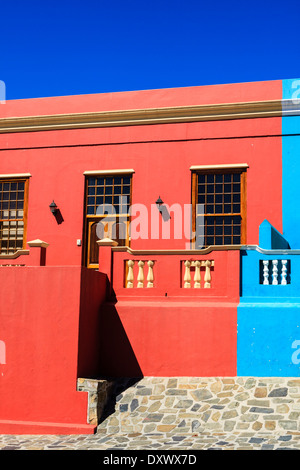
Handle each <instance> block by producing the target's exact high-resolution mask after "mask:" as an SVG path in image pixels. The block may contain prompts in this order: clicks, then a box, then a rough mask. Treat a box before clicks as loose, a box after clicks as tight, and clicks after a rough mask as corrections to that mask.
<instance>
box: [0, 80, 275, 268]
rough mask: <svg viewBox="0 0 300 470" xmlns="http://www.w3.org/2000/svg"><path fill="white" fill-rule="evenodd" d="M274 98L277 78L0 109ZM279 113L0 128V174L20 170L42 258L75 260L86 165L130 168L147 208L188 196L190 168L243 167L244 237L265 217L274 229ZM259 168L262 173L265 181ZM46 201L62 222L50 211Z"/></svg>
mask: <svg viewBox="0 0 300 470" xmlns="http://www.w3.org/2000/svg"><path fill="white" fill-rule="evenodd" d="M280 97H281V82H279V81H278V82H277V81H275V82H262V83H259V82H258V83H250V84H249V83H248V84H247V83H246V84H237V85H220V86H212V87H196V88H193V87H192V88H186V89H174V90H153V91H145V92H129V93H116V94H103V95H96V96H94V95H91V96H90V95H88V96H78V97H62V98H44V99H35V100H20V101H11V102H8V103H7V104H6V105H5V106H3V107H1V110H0V111H1V112H2V113H5V114H6V115H7V116H9V115H10V116H17V115H20V116H21V115H26V113H28V114H29V115H35V114H36V115H38V114H51V113H53V114H55V113H65V112H70V111H72V112H83V111H85V112H88V111H99V110H110V109H125V108H142V107H147V108H151V107H154V108H155V107H162V106H183V105H191V104H204V103H206V104H207V103H218V102H235V101H251V100H262V99H265V100H270V99H279V98H280ZM280 133H281V120H280V118H268V119H247V120H240V121H238V120H231V121H230V120H228V121H216V122H199V123H184V124H166V125H148V126H133V127H131V126H129V127H121V128H103V129H101V128H100V129H81V130H80V129H79V130H66V131H47V132H32V133H30V132H29V133H16V134H6V135H5V134H1V135H0V150H1V164H0V172H1V174H5V173H20V172H29V173H31V175H32V177H31V178H30V186H29V215H28V230H27V240H32V239H36V238H40V239H42V240H44V241H46V242H48V243H49V244H50V246H49V248H48V250H47V264H49V265H53V266H55V265H79V264H81V255H82V248H81V247H78V246H77V245H76V240H77V239H81V238H82V227H83V205H84V176H83V172H84V171H87V170H110V169H122V168H126V169H128V168H133V169H134V170H135V173H134V176H133V201H132V202H133V203H134V204H135V203H139V204H145V205H146V206H147V207H148V209H150V205H151V204H154V203H155V201H156V199H157V198H158V196H159V195H160V196H161V198H162V199H163V201H164V202H165V203H166V204H168V205H172V204H174V203H179V204H182V205H183V204H190V203H191V172H190V169H189V168H190V166H192V165H201V164H202V165H207V164H211V165H213V164H224V163H225V164H235V163H247V164H248V165H249V169H248V177H247V188H248V207H247V224H248V230H247V231H248V236H247V242H248V243H249V244H255V243H258V226H259V224H260V223H261V222H262V220H263V219H264V218H267V219H268V220H269V221H270V223H271V224H273V225H274V226H275V227H276V228H277V229H278V230H281V225H282V220H281V218H282V214H281V209H279V208H281V138H280ZM266 174H268V178H266ZM53 199H54V200H55V202H56V203H57V205H58V206H59V208H60V210H61V213H62V216H63V219H64V222H63V223H62V224H60V225H58V224H57V222H56V220H55V218H54V217H53V216H52V214H51V213H50V211H49V204H50V203H51V202H52V200H53ZM185 243H186V240H185V239H184V240H172V239H171V240H161V239H160V240H133V241H132V244H131V246H132V248H135V249H139V248H144V249H145V248H181V249H182V248H185V247H186V246H185Z"/></svg>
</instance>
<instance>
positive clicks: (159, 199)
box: [155, 196, 163, 212]
mask: <svg viewBox="0 0 300 470" xmlns="http://www.w3.org/2000/svg"><path fill="white" fill-rule="evenodd" d="M155 204H156V205H157V208H158V210H159V212H161V205H162V204H163V201H162V200H161V198H160V196H159V197H158V199H157V201H156V203H155Z"/></svg>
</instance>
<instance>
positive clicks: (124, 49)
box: [0, 0, 300, 100]
mask: <svg viewBox="0 0 300 470" xmlns="http://www.w3.org/2000/svg"><path fill="white" fill-rule="evenodd" d="M0 6H1V11H0V14H1V23H0V40H1V61H0V80H2V81H4V82H5V85H6V99H8V100H9V99H19V98H33V97H44V96H60V95H76V94H89V93H104V92H113V91H128V90H141V89H155V88H174V87H185V86H198V85H210V84H219V83H236V82H249V81H261V80H277V79H286V78H298V77H299V76H300V71H299V67H300V47H299V32H298V31H299V23H298V13H299V2H297V1H296V0H295V1H294V0H286V1H277V0H273V1H271V0H260V1H258V0H251V1H243V0H239V1H238V0H233V1H231V0H228V1H218V0H217V1H214V2H213V1H208V0H206V1H203V0H185V1H183V0H160V1H159V0H148V1H147V2H145V1H143V0H139V1H137V0H127V1H125V0H124V1H123V0H103V1H102V0H85V1H77V0H61V1H57V0H52V1H51V2H50V1H41V0H39V1H30V0H28V1H24V0H22V1H20V0H9V1H6V2H4V1H2V2H1V3H0Z"/></svg>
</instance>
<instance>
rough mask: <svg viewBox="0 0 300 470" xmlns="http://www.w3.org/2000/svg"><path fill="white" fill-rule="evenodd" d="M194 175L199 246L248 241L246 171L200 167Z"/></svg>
mask: <svg viewBox="0 0 300 470" xmlns="http://www.w3.org/2000/svg"><path fill="white" fill-rule="evenodd" d="M192 178H193V192H192V197H193V206H194V207H193V212H194V214H193V230H194V233H196V234H199V235H200V236H196V237H195V248H197V249H200V248H206V247H208V246H212V245H239V244H244V243H246V196H245V188H246V172H245V171H241V170H234V169H231V170H228V171H224V170H222V169H220V170H210V171H199V172H195V173H193V176H192ZM201 235H202V236H201Z"/></svg>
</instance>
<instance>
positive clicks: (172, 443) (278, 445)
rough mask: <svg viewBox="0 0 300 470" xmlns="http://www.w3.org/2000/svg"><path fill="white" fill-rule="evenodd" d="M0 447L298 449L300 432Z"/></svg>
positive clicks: (84, 439)
mask: <svg viewBox="0 0 300 470" xmlns="http://www.w3.org/2000/svg"><path fill="white" fill-rule="evenodd" d="M0 450H111V451H115V450H124V451H125V450H127V451H130V450H146V451H147V450H148V451H149V450H152V451H156V450H157V451H164V450H169V451H170V450H171V451H172V450H174V451H175V450H176V451H192V450H300V435H298V434H296V435H295V434H288V433H287V434H277V435H272V433H268V434H264V433H246V432H244V433H227V434H226V433H202V434H200V435H197V436H192V435H180V434H175V435H172V436H170V435H168V434H167V433H160V434H159V435H158V434H151V433H149V434H148V435H147V434H146V435H144V434H139V433H135V434H116V435H105V436H104V435H102V434H101V433H100V434H94V435H88V436H87V435H77V436H76V435H70V436H63V435H61V436H38V435H30V436H29V435H22V436H12V435H1V436H0Z"/></svg>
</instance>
